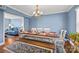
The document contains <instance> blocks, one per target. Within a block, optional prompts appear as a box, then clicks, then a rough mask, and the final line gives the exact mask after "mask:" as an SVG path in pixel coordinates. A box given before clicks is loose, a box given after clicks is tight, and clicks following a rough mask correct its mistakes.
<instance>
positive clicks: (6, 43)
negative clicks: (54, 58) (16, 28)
mask: <svg viewBox="0 0 79 59" xmlns="http://www.w3.org/2000/svg"><path fill="white" fill-rule="evenodd" d="M18 38H19V36H14V37H11V38H6V39H5V44H4V45H3V46H0V53H8V51H6V50H4V49H3V48H4V47H5V46H8V45H10V44H12V43H14V42H15V41H16V40H17V39H18ZM19 41H21V42H25V43H29V44H33V45H37V46H40V47H45V48H49V49H54V45H53V44H49V43H44V42H39V41H33V40H29V39H23V38H19Z"/></svg>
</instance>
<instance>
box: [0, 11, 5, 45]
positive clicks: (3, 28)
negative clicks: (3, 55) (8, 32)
mask: <svg viewBox="0 0 79 59" xmlns="http://www.w3.org/2000/svg"><path fill="white" fill-rule="evenodd" d="M4 28H5V27H4V12H3V34H2V35H3V42H2V43H0V45H3V44H4V43H5V30H4Z"/></svg>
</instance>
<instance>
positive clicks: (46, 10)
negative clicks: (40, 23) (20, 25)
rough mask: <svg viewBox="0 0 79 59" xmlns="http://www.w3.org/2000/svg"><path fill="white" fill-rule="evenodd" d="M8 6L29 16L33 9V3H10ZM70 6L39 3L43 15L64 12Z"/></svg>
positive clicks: (70, 6)
mask: <svg viewBox="0 0 79 59" xmlns="http://www.w3.org/2000/svg"><path fill="white" fill-rule="evenodd" d="M9 7H12V8H14V9H16V10H18V11H20V12H23V13H24V14H26V15H29V16H32V15H33V11H34V10H35V5H10V6H9ZM72 7H73V6H72V5H39V9H40V11H42V12H43V15H48V14H54V13H59V12H66V11H68V10H70V8H72Z"/></svg>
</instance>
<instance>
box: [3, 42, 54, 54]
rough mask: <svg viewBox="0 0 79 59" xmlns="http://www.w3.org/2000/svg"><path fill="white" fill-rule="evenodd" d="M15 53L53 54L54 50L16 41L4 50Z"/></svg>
mask: <svg viewBox="0 0 79 59" xmlns="http://www.w3.org/2000/svg"><path fill="white" fill-rule="evenodd" d="M4 49H5V50H7V51H9V52H13V53H52V52H53V50H52V49H47V48H43V47H39V46H35V45H32V44H28V43H24V42H20V41H16V42H14V43H13V44H11V45H9V46H7V47H5V48H4Z"/></svg>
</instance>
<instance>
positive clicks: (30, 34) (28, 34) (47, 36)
mask: <svg viewBox="0 0 79 59" xmlns="http://www.w3.org/2000/svg"><path fill="white" fill-rule="evenodd" d="M20 34H27V36H32V37H40V38H50V39H52V38H59V36H57V35H56V36H49V35H40V34H33V33H27V32H21V33H20Z"/></svg>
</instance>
